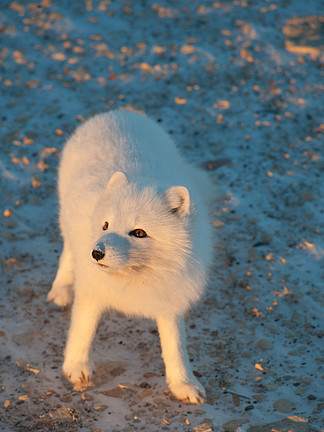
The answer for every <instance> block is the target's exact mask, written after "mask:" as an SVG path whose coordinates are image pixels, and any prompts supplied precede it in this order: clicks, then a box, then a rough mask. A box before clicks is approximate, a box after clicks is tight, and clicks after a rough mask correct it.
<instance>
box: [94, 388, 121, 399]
mask: <svg viewBox="0 0 324 432" xmlns="http://www.w3.org/2000/svg"><path fill="white" fill-rule="evenodd" d="M100 393H102V394H104V395H105V396H110V397H115V398H121V397H123V396H125V395H126V392H125V391H124V390H122V389H121V388H120V387H116V388H113V389H110V390H104V391H101V392H100Z"/></svg>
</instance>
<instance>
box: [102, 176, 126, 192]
mask: <svg viewBox="0 0 324 432" xmlns="http://www.w3.org/2000/svg"><path fill="white" fill-rule="evenodd" d="M128 183H129V179H128V177H127V176H126V174H124V173H123V172H121V171H116V172H115V174H113V175H112V176H111V178H110V180H109V182H108V184H107V186H106V195H110V193H111V192H112V191H114V190H116V189H119V188H121V187H122V186H126V185H127V184H128Z"/></svg>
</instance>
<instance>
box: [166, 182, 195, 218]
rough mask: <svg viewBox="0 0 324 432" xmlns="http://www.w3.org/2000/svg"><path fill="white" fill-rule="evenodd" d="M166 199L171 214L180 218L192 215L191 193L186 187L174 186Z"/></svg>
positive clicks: (168, 191) (167, 192)
mask: <svg viewBox="0 0 324 432" xmlns="http://www.w3.org/2000/svg"><path fill="white" fill-rule="evenodd" d="M166 199H167V201H168V204H169V206H170V212H171V213H173V214H177V215H179V216H188V215H189V213H190V196H189V191H188V189H187V188H186V187H184V186H173V187H171V188H170V189H168V190H167V191H166Z"/></svg>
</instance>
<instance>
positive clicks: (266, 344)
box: [256, 339, 273, 351]
mask: <svg viewBox="0 0 324 432" xmlns="http://www.w3.org/2000/svg"><path fill="white" fill-rule="evenodd" d="M256 347H257V348H259V349H261V350H263V351H266V350H271V349H272V347H273V344H272V342H271V341H270V340H268V339H259V340H258V341H257V343H256Z"/></svg>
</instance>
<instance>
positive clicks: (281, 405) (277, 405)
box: [273, 399, 296, 414]
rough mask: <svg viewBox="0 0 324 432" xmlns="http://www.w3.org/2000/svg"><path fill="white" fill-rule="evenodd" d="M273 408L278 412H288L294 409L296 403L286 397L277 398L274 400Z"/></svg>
mask: <svg viewBox="0 0 324 432" xmlns="http://www.w3.org/2000/svg"><path fill="white" fill-rule="evenodd" d="M273 408H274V409H275V410H276V411H278V412H281V413H285V414H289V413H291V412H292V411H293V410H294V409H296V405H295V404H294V403H293V402H291V401H290V400H288V399H278V400H277V401H276V402H274V404H273Z"/></svg>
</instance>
